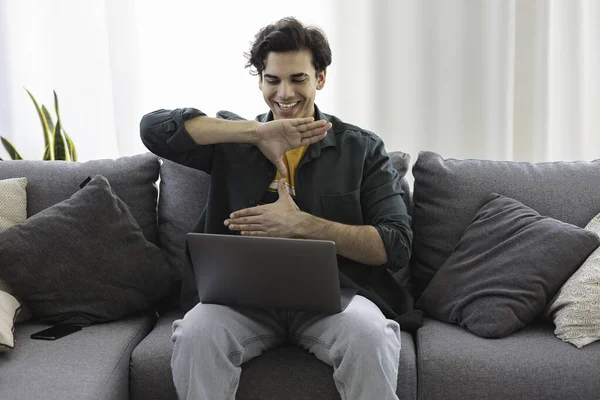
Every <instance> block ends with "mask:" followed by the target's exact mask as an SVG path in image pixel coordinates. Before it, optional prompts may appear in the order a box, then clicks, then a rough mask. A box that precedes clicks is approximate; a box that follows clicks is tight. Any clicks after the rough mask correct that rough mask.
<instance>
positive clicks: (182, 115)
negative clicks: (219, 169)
mask: <svg viewBox="0 0 600 400" xmlns="http://www.w3.org/2000/svg"><path fill="white" fill-rule="evenodd" d="M205 115H206V114H205V113H203V112H202V111H200V110H197V109H195V108H178V109H175V110H157V111H153V112H151V113H148V114H146V115H144V116H143V117H142V120H141V121H140V136H141V139H142V142H143V143H144V145H145V146H146V147H147V148H148V150H150V151H151V152H152V153H154V154H156V155H157V156H159V157H163V158H166V159H168V160H171V161H174V162H176V163H179V164H182V165H186V166H188V167H192V168H196V169H200V170H202V171H205V172H210V166H211V165H212V154H213V148H214V145H202V146H201V145H199V144H197V143H196V142H195V141H194V139H192V137H191V136H190V134H189V133H188V132H187V130H186V129H185V125H184V123H185V121H187V120H190V119H192V118H196V117H201V116H205Z"/></svg>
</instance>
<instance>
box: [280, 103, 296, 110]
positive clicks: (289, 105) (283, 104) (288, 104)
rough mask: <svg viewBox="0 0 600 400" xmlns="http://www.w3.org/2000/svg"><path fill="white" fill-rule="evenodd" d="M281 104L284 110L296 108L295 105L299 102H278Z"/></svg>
mask: <svg viewBox="0 0 600 400" xmlns="http://www.w3.org/2000/svg"><path fill="white" fill-rule="evenodd" d="M277 104H279V107H281V108H282V109H284V110H290V109H292V108H294V106H296V104H298V102H295V103H287V104H286V103H277Z"/></svg>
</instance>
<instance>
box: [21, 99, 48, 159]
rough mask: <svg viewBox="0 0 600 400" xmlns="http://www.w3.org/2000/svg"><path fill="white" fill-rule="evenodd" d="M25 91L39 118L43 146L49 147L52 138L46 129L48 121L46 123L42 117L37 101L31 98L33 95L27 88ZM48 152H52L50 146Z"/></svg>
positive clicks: (42, 113)
mask: <svg viewBox="0 0 600 400" xmlns="http://www.w3.org/2000/svg"><path fill="white" fill-rule="evenodd" d="M25 91H26V92H27V94H28V95H29V97H30V98H31V101H33V104H34V105H35V109H36V111H37V113H38V117H39V118H40V122H41V123H42V131H43V134H44V145H45V146H50V143H52V138H51V136H50V135H51V131H50V130H49V128H48V121H46V117H45V116H44V112H43V111H42V109H41V108H40V106H39V105H38V102H37V100H36V99H35V97H33V95H32V94H31V92H30V91H29V90H27V88H25ZM50 151H52V146H50Z"/></svg>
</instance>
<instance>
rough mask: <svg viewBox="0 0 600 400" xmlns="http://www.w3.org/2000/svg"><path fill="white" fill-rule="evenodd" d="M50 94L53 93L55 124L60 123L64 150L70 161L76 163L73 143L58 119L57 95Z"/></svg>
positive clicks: (54, 91)
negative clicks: (64, 143)
mask: <svg viewBox="0 0 600 400" xmlns="http://www.w3.org/2000/svg"><path fill="white" fill-rule="evenodd" d="M52 93H54V111H55V112H56V124H57V125H58V124H59V122H60V125H61V129H60V133H61V136H62V137H63V138H64V139H65V142H66V148H67V150H68V153H69V158H70V159H71V161H77V152H76V151H75V143H73V141H72V140H71V138H70V137H69V135H67V132H65V130H64V129H63V128H62V121H61V119H60V109H59V107H58V95H57V94H56V90H53V91H52ZM65 160H67V158H66V155H65Z"/></svg>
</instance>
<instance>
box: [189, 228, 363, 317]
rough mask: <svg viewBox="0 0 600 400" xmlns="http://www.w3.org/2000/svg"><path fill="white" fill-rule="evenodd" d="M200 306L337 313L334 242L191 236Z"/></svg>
mask: <svg viewBox="0 0 600 400" xmlns="http://www.w3.org/2000/svg"><path fill="white" fill-rule="evenodd" d="M187 240H188V247H189V251H190V256H191V259H192V264H193V268H194V274H195V276H196V285H197V288H198V295H199V298H200V302H202V303H214V304H223V305H228V306H232V307H264V308H278V309H286V310H297V311H300V310H302V311H314V312H320V313H328V314H332V313H337V312H340V311H342V310H343V308H345V306H346V305H347V304H348V303H349V302H350V300H351V299H352V296H353V295H354V293H352V294H349V293H346V292H345V291H344V296H343V304H342V293H341V291H340V284H339V276H338V266H337V257H336V249H335V243H334V242H332V241H323V240H308V239H284V238H270V237H248V236H239V235H214V234H205V233H188V235H187Z"/></svg>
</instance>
